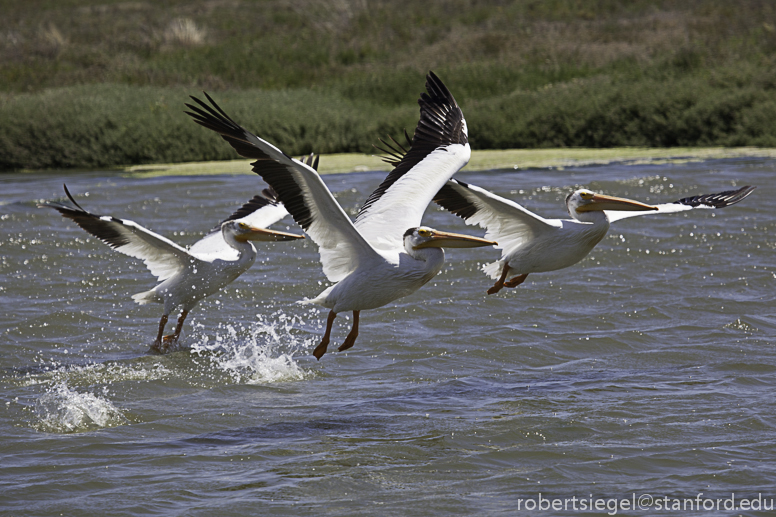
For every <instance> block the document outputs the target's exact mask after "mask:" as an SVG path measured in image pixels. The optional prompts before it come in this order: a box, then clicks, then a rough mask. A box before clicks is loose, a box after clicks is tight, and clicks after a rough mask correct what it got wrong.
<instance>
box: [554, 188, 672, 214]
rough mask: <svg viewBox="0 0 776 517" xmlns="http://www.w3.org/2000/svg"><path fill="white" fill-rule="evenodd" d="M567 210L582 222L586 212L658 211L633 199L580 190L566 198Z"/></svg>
mask: <svg viewBox="0 0 776 517" xmlns="http://www.w3.org/2000/svg"><path fill="white" fill-rule="evenodd" d="M566 209H567V210H568V211H569V215H571V217H573V218H574V219H577V220H581V218H580V215H581V214H582V213H584V212H594V211H602V210H624V211H629V212H641V211H647V210H657V209H658V208H657V207H655V206H652V205H645V204H644V203H640V202H638V201H633V200H631V199H624V198H621V197H612V196H606V195H604V194H597V193H595V192H593V191H591V190H587V189H580V190H577V191H575V192H573V193H571V194H569V195H568V197H566Z"/></svg>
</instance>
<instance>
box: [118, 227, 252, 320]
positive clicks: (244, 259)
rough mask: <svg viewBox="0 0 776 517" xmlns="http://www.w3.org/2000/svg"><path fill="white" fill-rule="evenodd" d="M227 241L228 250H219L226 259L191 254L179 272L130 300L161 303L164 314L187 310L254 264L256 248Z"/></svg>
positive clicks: (216, 256) (215, 255)
mask: <svg viewBox="0 0 776 517" xmlns="http://www.w3.org/2000/svg"><path fill="white" fill-rule="evenodd" d="M216 235H219V236H220V235H221V233H220V232H219V233H218V234H216ZM230 241H231V242H230V245H231V247H226V248H222V249H223V250H224V255H226V256H227V257H228V258H226V259H224V258H220V256H219V255H218V254H197V253H191V258H190V260H189V261H188V262H189V263H188V264H186V265H185V266H184V267H183V268H182V269H180V270H179V271H178V272H176V273H175V274H174V275H173V276H171V277H170V278H168V279H166V280H164V281H163V282H161V283H160V284H159V285H157V286H156V287H154V288H153V289H151V290H150V291H145V292H142V293H138V294H135V295H133V296H132V299H133V300H135V302H137V303H139V304H140V305H144V304H146V303H149V302H154V303H163V304H164V309H165V312H171V311H172V310H173V309H175V307H176V306H180V307H181V308H182V309H183V310H186V311H190V310H191V309H193V308H194V307H195V306H196V305H197V304H198V303H199V302H200V300H202V299H203V298H206V297H208V296H210V295H212V294H215V293H216V292H218V290H220V289H221V288H223V287H225V286H227V285H229V284H230V283H232V282H233V281H234V280H235V279H236V278H237V277H239V276H240V275H242V274H243V273H245V272H246V271H247V270H248V269H250V267H251V266H252V265H253V263H254V262H255V260H256V248H255V247H254V246H253V244H252V243H250V242H238V241H235V240H234V239H230ZM193 249H194V247H192V250H193ZM226 250H228V251H226Z"/></svg>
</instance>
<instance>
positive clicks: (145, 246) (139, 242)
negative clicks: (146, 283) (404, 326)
mask: <svg viewBox="0 0 776 517" xmlns="http://www.w3.org/2000/svg"><path fill="white" fill-rule="evenodd" d="M65 194H67V197H68V198H69V199H70V201H71V202H72V203H73V205H75V207H70V206H67V205H63V204H60V203H41V204H39V205H38V206H39V207H48V208H53V209H54V210H58V211H59V213H60V214H62V216H63V217H67V218H68V219H72V220H73V221H75V223H76V224H77V225H78V226H80V227H81V228H83V229H84V230H86V231H87V232H89V233H90V234H92V235H94V236H95V237H97V238H98V239H100V240H101V241H102V242H104V243H105V244H107V245H108V246H110V247H111V248H113V249H114V250H116V251H118V252H120V253H123V254H125V255H129V256H130V257H134V258H138V259H141V260H143V261H144V262H145V265H146V267H147V268H148V269H149V270H150V271H151V274H153V275H154V276H156V277H157V278H158V279H159V280H160V281H162V280H166V279H168V278H170V277H172V276H173V275H175V274H176V273H177V272H179V271H181V270H182V269H183V268H184V267H185V266H186V264H187V263H189V262H190V261H191V260H193V257H192V256H191V255H189V254H188V252H187V251H186V250H185V249H183V248H182V247H180V246H178V245H177V244H175V243H174V242H172V241H171V240H169V239H166V238H164V237H162V236H161V235H158V234H156V233H154V232H152V231H150V230H147V229H146V228H143V227H142V226H140V225H139V224H137V223H135V222H134V221H129V220H127V219H117V218H115V217H111V216H109V215H96V214H92V213H90V212H87V211H86V210H84V209H83V208H81V205H79V204H78V203H76V201H75V199H73V196H71V195H70V191H69V190H67V185H65Z"/></svg>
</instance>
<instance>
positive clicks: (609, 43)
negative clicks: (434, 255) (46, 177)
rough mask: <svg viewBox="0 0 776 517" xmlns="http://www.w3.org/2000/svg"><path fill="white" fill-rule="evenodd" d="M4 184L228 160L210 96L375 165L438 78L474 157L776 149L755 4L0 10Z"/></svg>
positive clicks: (298, 140) (454, 0)
mask: <svg viewBox="0 0 776 517" xmlns="http://www.w3.org/2000/svg"><path fill="white" fill-rule="evenodd" d="M0 12H3V16H2V17H0V169H19V168H49V167H79V168H94V167H114V166H119V165H128V164H143V163H162V162H181V161H202V160H213V159H232V158H234V157H235V155H234V154H233V152H232V150H231V149H230V148H229V146H228V145H226V144H225V143H223V142H222V141H220V140H219V139H218V138H215V137H214V135H213V134H212V133H211V132H209V131H207V130H205V129H203V128H200V127H199V126H197V125H196V124H194V123H193V122H192V121H190V120H189V119H188V117H187V116H186V115H184V114H183V102H185V101H187V100H188V95H191V94H194V95H199V93H200V91H201V90H203V89H204V90H207V91H208V92H210V93H211V94H212V95H213V96H214V98H215V99H216V100H217V101H218V102H219V104H221V106H222V107H223V108H224V109H225V110H226V111H227V112H229V113H230V114H231V115H232V116H233V117H234V118H235V119H236V120H237V121H238V122H240V123H242V124H243V125H245V126H246V127H247V128H248V129H250V130H253V131H255V132H257V133H258V134H259V135H261V136H262V137H264V138H266V139H268V140H269V141H271V142H273V143H275V144H276V145H278V146H280V147H281V148H283V149H284V150H286V151H287V152H289V153H292V154H304V153H308V152H310V151H315V152H321V153H338V152H370V151H371V144H372V143H374V142H376V141H377V138H379V137H382V136H385V135H387V134H391V135H393V136H395V137H396V138H399V136H400V135H401V132H402V130H403V129H404V128H407V129H411V128H412V127H413V126H414V124H415V121H416V120H417V105H416V104H415V101H416V99H417V96H418V94H419V93H420V92H421V91H422V89H423V76H424V75H425V73H426V72H427V71H428V70H430V69H433V70H434V71H435V72H437V74H439V75H440V77H441V78H442V79H443V80H444V81H445V82H446V83H447V84H448V86H449V87H450V88H451V90H452V91H453V93H454V95H455V96H456V99H457V100H458V101H459V103H460V104H461V106H462V107H463V109H464V112H465V113H466V116H467V120H468V122H469V127H470V133H471V134H470V136H471V142H472V146H473V147H474V148H475V149H504V148H517V147H519V148H549V147H611V146H657V147H666V146H776V66H775V65H776V4H773V3H770V2H762V1H758V0H742V1H738V2H728V1H724V0H685V1H651V2H647V1H643V0H632V1H627V0H604V1H601V0H524V1H518V2H504V1H500V0H450V1H439V0H437V1H428V2H416V1H414V0H399V1H396V2H385V1H377V0H291V1H289V0H263V1H248V0H191V1H183V0H171V1H168V2H163V3H162V2H159V3H154V2H119V1H111V0H103V2H102V3H100V4H96V3H93V2H87V1H84V0H57V1H54V0H39V1H37V2H17V1H13V0H0Z"/></svg>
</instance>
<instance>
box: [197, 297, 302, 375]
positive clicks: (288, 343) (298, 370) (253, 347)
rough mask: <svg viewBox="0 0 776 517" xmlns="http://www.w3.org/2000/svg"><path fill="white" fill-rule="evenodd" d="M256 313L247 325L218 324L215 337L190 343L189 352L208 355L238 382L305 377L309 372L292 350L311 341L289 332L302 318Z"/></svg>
mask: <svg viewBox="0 0 776 517" xmlns="http://www.w3.org/2000/svg"><path fill="white" fill-rule="evenodd" d="M257 317H258V318H259V320H258V321H256V322H254V323H252V324H250V325H249V326H248V327H247V328H246V327H245V326H240V327H235V326H233V325H229V324H224V325H219V327H218V333H217V334H216V336H215V338H214V340H213V341H212V342H211V341H210V339H209V338H207V337H203V338H202V340H201V341H200V342H198V343H194V344H193V345H192V346H191V353H192V354H196V355H197V356H200V357H205V358H207V359H208V360H209V361H210V362H211V364H212V365H213V366H214V367H215V368H217V369H219V370H222V371H224V372H226V373H227V374H229V375H230V376H231V377H232V379H233V380H234V382H237V383H245V384H268V383H274V382H288V381H298V380H302V379H304V378H305V377H306V376H307V375H308V374H309V372H308V371H305V370H304V369H303V368H302V367H300V366H299V364H298V363H297V362H296V360H295V359H294V354H295V353H296V352H297V351H299V350H300V349H306V348H307V347H308V346H309V345H310V343H308V342H307V341H306V340H304V339H302V338H300V337H298V336H295V335H294V334H293V333H292V330H293V328H294V327H295V326H297V325H300V324H303V322H302V321H301V320H300V319H299V318H298V317H296V316H294V317H289V316H287V315H285V314H283V313H275V314H272V315H270V316H269V317H264V316H262V315H258V316H257Z"/></svg>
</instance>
